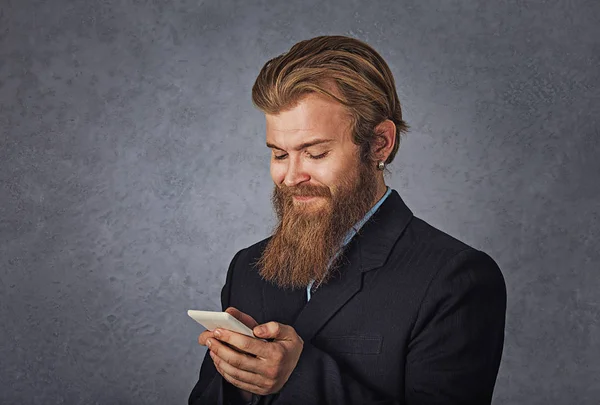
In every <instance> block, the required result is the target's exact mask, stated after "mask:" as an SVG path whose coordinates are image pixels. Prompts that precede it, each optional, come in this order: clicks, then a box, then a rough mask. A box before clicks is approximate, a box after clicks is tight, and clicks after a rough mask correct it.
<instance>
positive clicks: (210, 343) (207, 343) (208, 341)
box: [206, 339, 212, 347]
mask: <svg viewBox="0 0 600 405" xmlns="http://www.w3.org/2000/svg"><path fill="white" fill-rule="evenodd" d="M206 345H207V346H208V347H210V345H212V342H211V341H210V339H207V340H206Z"/></svg>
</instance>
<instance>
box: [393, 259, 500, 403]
mask: <svg viewBox="0 0 600 405" xmlns="http://www.w3.org/2000/svg"><path fill="white" fill-rule="evenodd" d="M505 313H506V287H505V283H504V279H503V277H502V273H501V272H500V269H499V268H498V266H497V264H496V263H495V262H494V260H493V259H492V258H490V257H489V256H488V255H487V254H485V253H483V252H480V251H477V250H474V249H469V250H465V251H463V252H461V253H459V254H458V255H456V256H455V257H454V258H453V259H452V260H451V261H450V262H449V263H448V264H447V265H446V266H445V267H444V268H442V269H441V270H440V271H439V272H438V274H437V275H436V276H435V277H434V279H433V280H432V281H431V283H430V285H429V287H428V291H427V293H426V295H425V298H424V299H423V302H422V303H421V307H420V309H419V313H418V315H417V320H416V322H415V326H414V328H413V333H412V335H411V342H410V344H409V351H408V355H407V364H406V385H405V389H406V392H405V396H406V402H407V404H409V405H412V404H419V405H421V404H427V405H429V404H444V405H452V404H473V405H482V404H490V403H491V400H492V392H493V389H494V385H495V381H496V376H497V373H498V368H499V365H500V358H501V356H502V347H503V343H504V322H505Z"/></svg>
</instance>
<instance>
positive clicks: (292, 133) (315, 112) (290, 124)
mask: <svg viewBox="0 0 600 405" xmlns="http://www.w3.org/2000/svg"><path fill="white" fill-rule="evenodd" d="M265 116H266V129H267V142H269V141H272V142H277V141H279V142H281V141H282V140H284V139H285V140H286V141H288V142H289V141H293V140H297V141H298V142H301V141H304V140H306V139H307V138H309V137H316V136H326V137H328V138H335V139H340V140H341V139H343V138H344V137H346V136H347V135H349V132H350V131H349V130H350V122H351V121H350V118H349V116H348V113H347V112H346V109H345V108H344V106H343V105H342V104H340V103H338V102H336V101H335V100H333V99H330V98H329V97H325V96H321V95H317V94H312V93H311V94H308V95H306V96H304V97H303V98H302V99H300V101H299V102H298V103H297V104H296V105H295V106H294V107H293V108H291V109H289V110H286V111H283V112H280V113H279V114H276V115H271V114H266V115H265Z"/></svg>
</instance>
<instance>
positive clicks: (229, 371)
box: [210, 351, 264, 389]
mask: <svg viewBox="0 0 600 405" xmlns="http://www.w3.org/2000/svg"><path fill="white" fill-rule="evenodd" d="M210 357H211V358H212V360H213V363H214V365H215V368H216V369H217V370H218V371H219V373H220V374H221V375H222V376H225V375H228V376H229V377H230V378H231V379H232V380H235V381H237V382H239V383H244V384H248V385H253V386H255V387H254V388H255V389H256V388H264V387H262V384H261V381H262V380H263V377H261V376H260V375H258V374H256V373H253V372H250V371H247V370H244V369H240V368H237V367H236V366H234V365H233V364H230V363H229V362H227V360H225V359H224V358H222V357H220V356H218V355H217V354H215V352H213V351H210ZM240 388H241V387H240Z"/></svg>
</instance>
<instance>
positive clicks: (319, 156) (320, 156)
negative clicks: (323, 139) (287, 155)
mask: <svg viewBox="0 0 600 405" xmlns="http://www.w3.org/2000/svg"><path fill="white" fill-rule="evenodd" d="M328 154H329V152H325V153H321V154H320V155H316V156H315V155H311V154H310V153H309V154H308V157H309V158H311V159H315V160H318V159H323V158H324V157H325V156H327V155H328Z"/></svg>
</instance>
